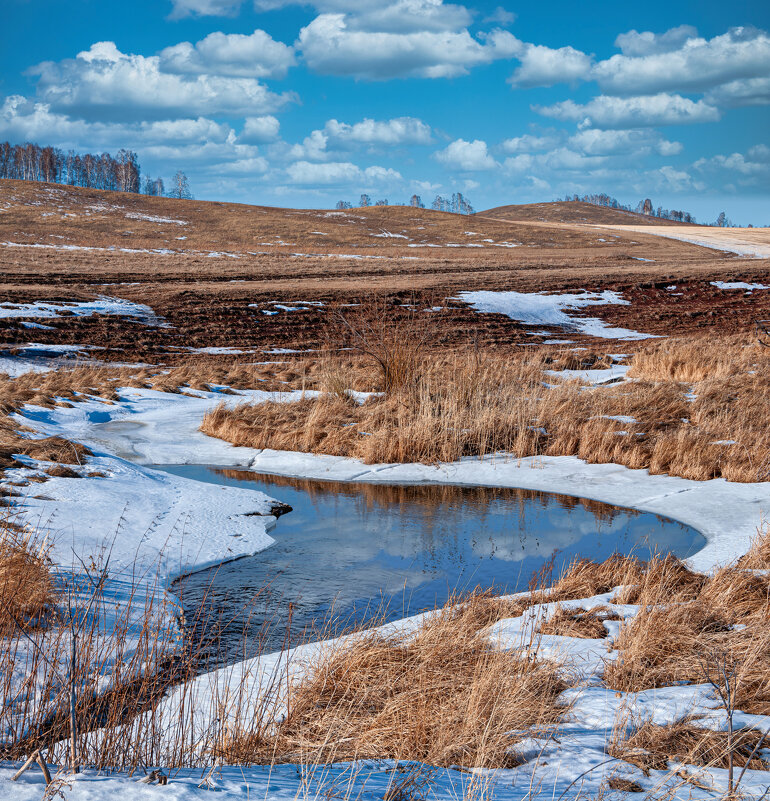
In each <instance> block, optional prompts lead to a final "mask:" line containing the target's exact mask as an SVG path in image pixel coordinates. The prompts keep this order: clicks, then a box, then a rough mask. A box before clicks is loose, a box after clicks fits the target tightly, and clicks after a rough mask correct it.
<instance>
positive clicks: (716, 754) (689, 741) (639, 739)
mask: <svg viewBox="0 0 770 801" xmlns="http://www.w3.org/2000/svg"><path fill="white" fill-rule="evenodd" d="M762 736H763V735H762V732H760V731H758V730H757V729H748V728H747V729H738V730H736V731H735V732H733V739H732V743H730V739H729V738H730V735H728V733H727V732H723V731H713V730H712V729H706V728H703V727H702V726H698V725H697V718H693V717H686V718H682V719H681V720H678V721H675V722H674V723H671V724H669V725H667V726H659V725H657V724H655V723H651V722H650V721H645V722H644V723H642V724H641V725H638V726H637V727H634V729H633V730H632V732H631V733H630V734H629V735H628V736H626V737H622V738H618V739H616V740H614V741H613V742H612V743H611V744H610V746H609V747H608V749H607V751H608V753H609V754H610V756H614V757H616V758H618V759H622V760H624V761H625V762H630V763H631V764H632V765H636V766H637V767H638V768H641V769H642V770H643V771H644V772H645V773H649V771H651V770H667V769H668V763H669V761H670V760H673V761H676V762H683V763H685V764H689V765H699V766H702V767H709V768H728V766H729V764H730V761H731V760H730V757H731V751H732V764H733V765H735V766H737V767H744V766H745V765H747V764H748V766H749V768H751V769H753V770H769V769H770V764H768V762H766V761H765V760H764V759H761V758H760V757H758V756H756V755H755V754H754V753H753V750H754V746H755V745H756V744H757V743H758V742H760V741H761V738H762ZM731 745H732V748H731V747H730V746H731Z"/></svg>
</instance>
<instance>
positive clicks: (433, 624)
mask: <svg viewBox="0 0 770 801" xmlns="http://www.w3.org/2000/svg"><path fill="white" fill-rule="evenodd" d="M520 611H521V610H520V608H519V607H518V606H517V605H516V604H515V603H514V604H513V605H511V604H509V603H507V602H506V601H505V600H503V599H496V598H492V597H490V596H488V595H486V594H474V595H471V596H469V597H465V598H454V599H452V600H450V602H449V603H447V604H446V605H445V606H444V607H443V608H442V609H440V610H437V611H436V612H433V613H430V614H429V615H427V616H426V617H424V618H423V619H422V620H421V621H420V622H419V623H418V625H417V629H416V631H410V632H409V633H407V634H404V633H391V634H387V633H386V634H383V633H380V632H378V631H367V632H362V633H360V634H358V635H354V636H353V637H352V638H350V639H349V640H348V641H346V642H343V643H339V642H337V643H333V644H332V645H330V646H329V647H327V648H324V649H322V650H321V651H320V653H319V654H318V655H317V656H316V657H314V658H312V659H311V660H310V661H309V663H308V664H307V665H306V668H305V670H306V672H305V673H304V674H303V676H302V677H301V678H300V680H299V681H297V682H295V683H293V684H292V685H291V687H290V690H289V692H288V695H287V699H286V707H287V714H286V716H285V717H284V718H283V719H282V720H281V721H280V723H279V724H278V725H277V726H276V728H275V732H274V734H272V735H271V736H269V737H265V736H262V737H258V738H254V737H249V736H245V737H244V736H242V735H241V734H240V733H239V732H237V731H235V732H232V733H231V736H230V738H229V740H228V741H227V743H226V744H225V746H224V755H225V756H226V758H227V759H228V761H236V762H241V763H242V762H246V763H253V762H265V761H268V762H269V761H271V760H277V761H291V762H298V761H302V762H308V761H309V762H311V763H313V762H323V763H328V762H338V761H349V760H354V759H362V758H383V757H385V758H392V759H397V760H399V759H404V760H416V761H421V762H427V763H428V764H430V765H438V766H450V765H461V766H463V767H466V768H473V767H511V766H513V765H515V764H516V762H517V757H516V754H515V743H516V739H517V736H518V737H521V736H523V735H522V734H521V732H524V731H526V732H527V733H529V734H533V735H534V734H541V735H543V734H544V733H545V732H547V731H549V730H550V729H552V728H553V727H554V726H555V725H556V724H558V723H559V722H560V721H561V719H562V717H563V715H564V714H565V712H566V711H567V707H566V706H565V705H564V704H562V703H560V701H559V696H560V694H561V692H562V691H563V690H564V689H566V687H567V684H568V678H567V676H566V675H565V673H564V672H563V670H562V669H561V668H560V666H559V665H557V664H554V663H552V662H547V661H544V660H541V659H539V658H538V656H537V649H536V646H535V645H534V644H532V643H530V644H527V643H523V644H522V645H523V649H522V650H521V651H512V652H504V651H497V650H494V649H492V648H491V647H490V645H489V644H488V642H487V641H486V638H485V636H484V627H485V626H486V625H488V624H489V623H491V622H493V621H494V620H496V619H499V618H501V617H508V616H511V615H515V614H520ZM528 646H529V647H528ZM514 732H517V733H518V735H514V734H513V733H514Z"/></svg>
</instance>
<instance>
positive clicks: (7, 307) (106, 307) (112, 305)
mask: <svg viewBox="0 0 770 801" xmlns="http://www.w3.org/2000/svg"><path fill="white" fill-rule="evenodd" d="M61 312H68V313H69V314H68V316H69V315H74V316H75V317H90V316H91V315H93V314H104V315H109V316H116V317H129V318H132V319H134V320H136V321H137V322H142V323H144V324H146V325H154V326H157V327H159V328H165V327H168V323H166V322H164V321H163V319H162V318H161V317H157V316H156V314H155V312H153V310H152V309H151V308H150V307H149V306H145V305H144V304H143V303H134V302H133V301H131V300H123V299H122V298H112V297H108V296H106V295H99V296H98V297H97V298H96V300H87V301H73V302H71V303H60V302H48V301H44V300H36V301H34V302H32V303H0V319H2V318H9V317H37V318H49V319H50V318H56V317H61V316H62V315H61Z"/></svg>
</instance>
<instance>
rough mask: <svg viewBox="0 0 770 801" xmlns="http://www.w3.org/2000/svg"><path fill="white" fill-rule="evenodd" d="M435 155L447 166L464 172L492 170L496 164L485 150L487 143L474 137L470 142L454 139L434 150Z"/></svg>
mask: <svg viewBox="0 0 770 801" xmlns="http://www.w3.org/2000/svg"><path fill="white" fill-rule="evenodd" d="M435 157H436V159H438V161H440V162H441V163H442V164H445V165H446V166H447V167H449V168H451V169H456V170H462V171H464V172H474V171H476V170H492V169H494V168H495V167H497V166H498V164H497V162H496V161H495V160H494V159H493V158H492V156H491V155H490V154H489V151H488V150H487V143H486V142H484V141H482V140H481V139H474V140H473V141H472V142H467V141H466V140H465V139H455V141H454V142H451V143H450V144H448V145H447V146H446V147H445V148H444V149H443V150H439V151H438V152H436V153H435Z"/></svg>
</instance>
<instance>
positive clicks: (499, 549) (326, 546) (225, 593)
mask: <svg viewBox="0 0 770 801" xmlns="http://www.w3.org/2000/svg"><path fill="white" fill-rule="evenodd" d="M156 467H157V469H161V470H165V471H167V472H170V473H173V474H174V475H177V476H183V477H184V478H191V479H195V480H198V481H206V482H210V483H214V484H226V485H228V486H237V487H243V488H246V489H255V490H260V491H262V492H264V493H266V494H267V495H270V496H271V497H273V498H276V499H278V500H279V501H281V502H283V503H287V504H289V505H290V506H291V507H292V508H293V511H291V512H289V513H287V514H285V515H283V516H282V517H281V518H280V519H279V520H278V523H277V525H276V527H275V528H274V529H273V530H272V531H271V536H272V537H273V538H274V539H275V544H274V545H272V546H270V547H269V548H267V549H266V550H264V551H262V552H260V553H258V554H256V555H254V556H251V557H247V558H244V559H238V560H236V561H234V562H230V563H228V564H224V565H221V566H219V567H216V568H211V569H209V570H205V571H201V572H200V573H196V574H194V575H192V576H188V577H186V578H184V579H182V580H180V581H179V582H178V583H177V585H176V586H175V590H176V592H177V593H178V594H179V595H180V596H181V598H182V603H183V605H184V607H185V610H186V614H187V617H188V620H190V619H192V618H194V617H195V615H196V614H197V615H198V616H200V615H201V610H204V609H205V610H206V611H205V614H204V616H206V617H207V619H211V618H210V617H208V616H213V617H215V618H216V619H218V620H221V621H222V626H223V635H224V637H223V639H224V641H225V642H226V643H227V645H228V647H229V648H230V649H231V652H230V653H228V654H227V656H226V657H225V658H226V659H227V660H231V659H236V658H239V657H240V658H242V656H243V651H242V649H243V647H244V645H243V642H244V638H243V634H244V633H245V634H246V640H245V642H246V643H247V647H248V648H249V649H254V648H255V647H256V645H257V642H258V641H260V640H261V641H262V645H263V646H265V647H267V648H268V649H270V650H276V649H278V648H280V647H281V646H282V644H283V643H284V642H285V641H286V640H287V638H288V637H290V638H291V641H292V642H296V641H297V640H298V639H299V638H300V635H301V633H302V631H303V630H304V629H305V628H306V627H312V626H313V625H314V624H318V625H320V624H323V622H324V620H326V619H327V618H328V617H329V616H330V614H331V613H332V612H333V613H334V615H335V617H336V618H338V619H339V621H340V623H342V622H345V623H353V622H355V623H357V624H360V623H364V622H366V621H367V620H370V619H372V618H376V619H378V620H379V619H380V617H379V615H381V616H382V618H384V619H386V620H392V619H396V618H400V617H404V616H406V615H410V614H415V613H417V612H419V611H421V610H424V609H428V608H432V607H434V606H435V605H437V604H439V605H440V604H442V603H443V602H444V601H446V599H447V598H448V597H449V596H450V595H451V594H452V593H453V592H462V591H467V590H472V589H473V588H475V587H476V586H481V587H483V588H485V589H493V590H495V591H496V592H501V593H502V592H516V591H518V590H523V589H526V588H527V586H528V585H529V582H530V580H531V578H532V575H533V573H536V572H538V571H540V570H542V569H543V568H544V566H547V565H548V563H549V562H550V561H551V560H553V570H554V573H555V574H558V573H559V571H560V569H561V568H562V567H563V566H565V565H566V564H568V563H569V562H570V561H571V560H572V559H574V558H575V557H576V556H585V557H589V558H591V559H595V560H602V559H604V558H606V557H608V556H610V555H611V554H613V553H615V552H619V553H624V554H628V553H632V552H633V553H636V554H637V555H638V556H640V557H641V558H647V557H649V555H650V554H651V553H652V552H659V553H672V554H674V555H676V556H679V557H682V558H684V557H687V556H690V555H692V554H694V553H695V552H696V551H698V550H700V548H702V547H703V545H704V544H705V539H704V538H703V537H702V536H701V535H700V534H699V533H698V532H697V531H696V530H695V529H693V528H691V527H689V526H685V525H683V524H681V523H677V522H675V521H672V520H669V519H666V518H663V517H659V516H658V515H654V514H648V513H643V512H636V511H634V510H631V509H624V508H621V507H616V506H610V505H608V504H603V503H598V502H596V501H587V500H581V499H578V498H574V497H571V496H566V495H555V494H551V493H543V492H534V491H531V490H517V489H493V488H486V487H459V486H452V485H436V484H419V485H401V484H367V483H353V482H351V483H347V482H333V481H314V480H309V479H295V478H283V477H279V476H269V475H261V474H258V473H253V472H251V471H248V470H233V469H223V468H217V467H207V466H204V465H171V466H168V465H163V466H160V465H158V466H156ZM266 588H267V589H266ZM290 604H291V607H290ZM383 607H384V608H385V611H384V612H383V611H382V609H383ZM290 615H291V620H290V618H289V616H290ZM289 623H291V625H289ZM232 649H237V652H232Z"/></svg>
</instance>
